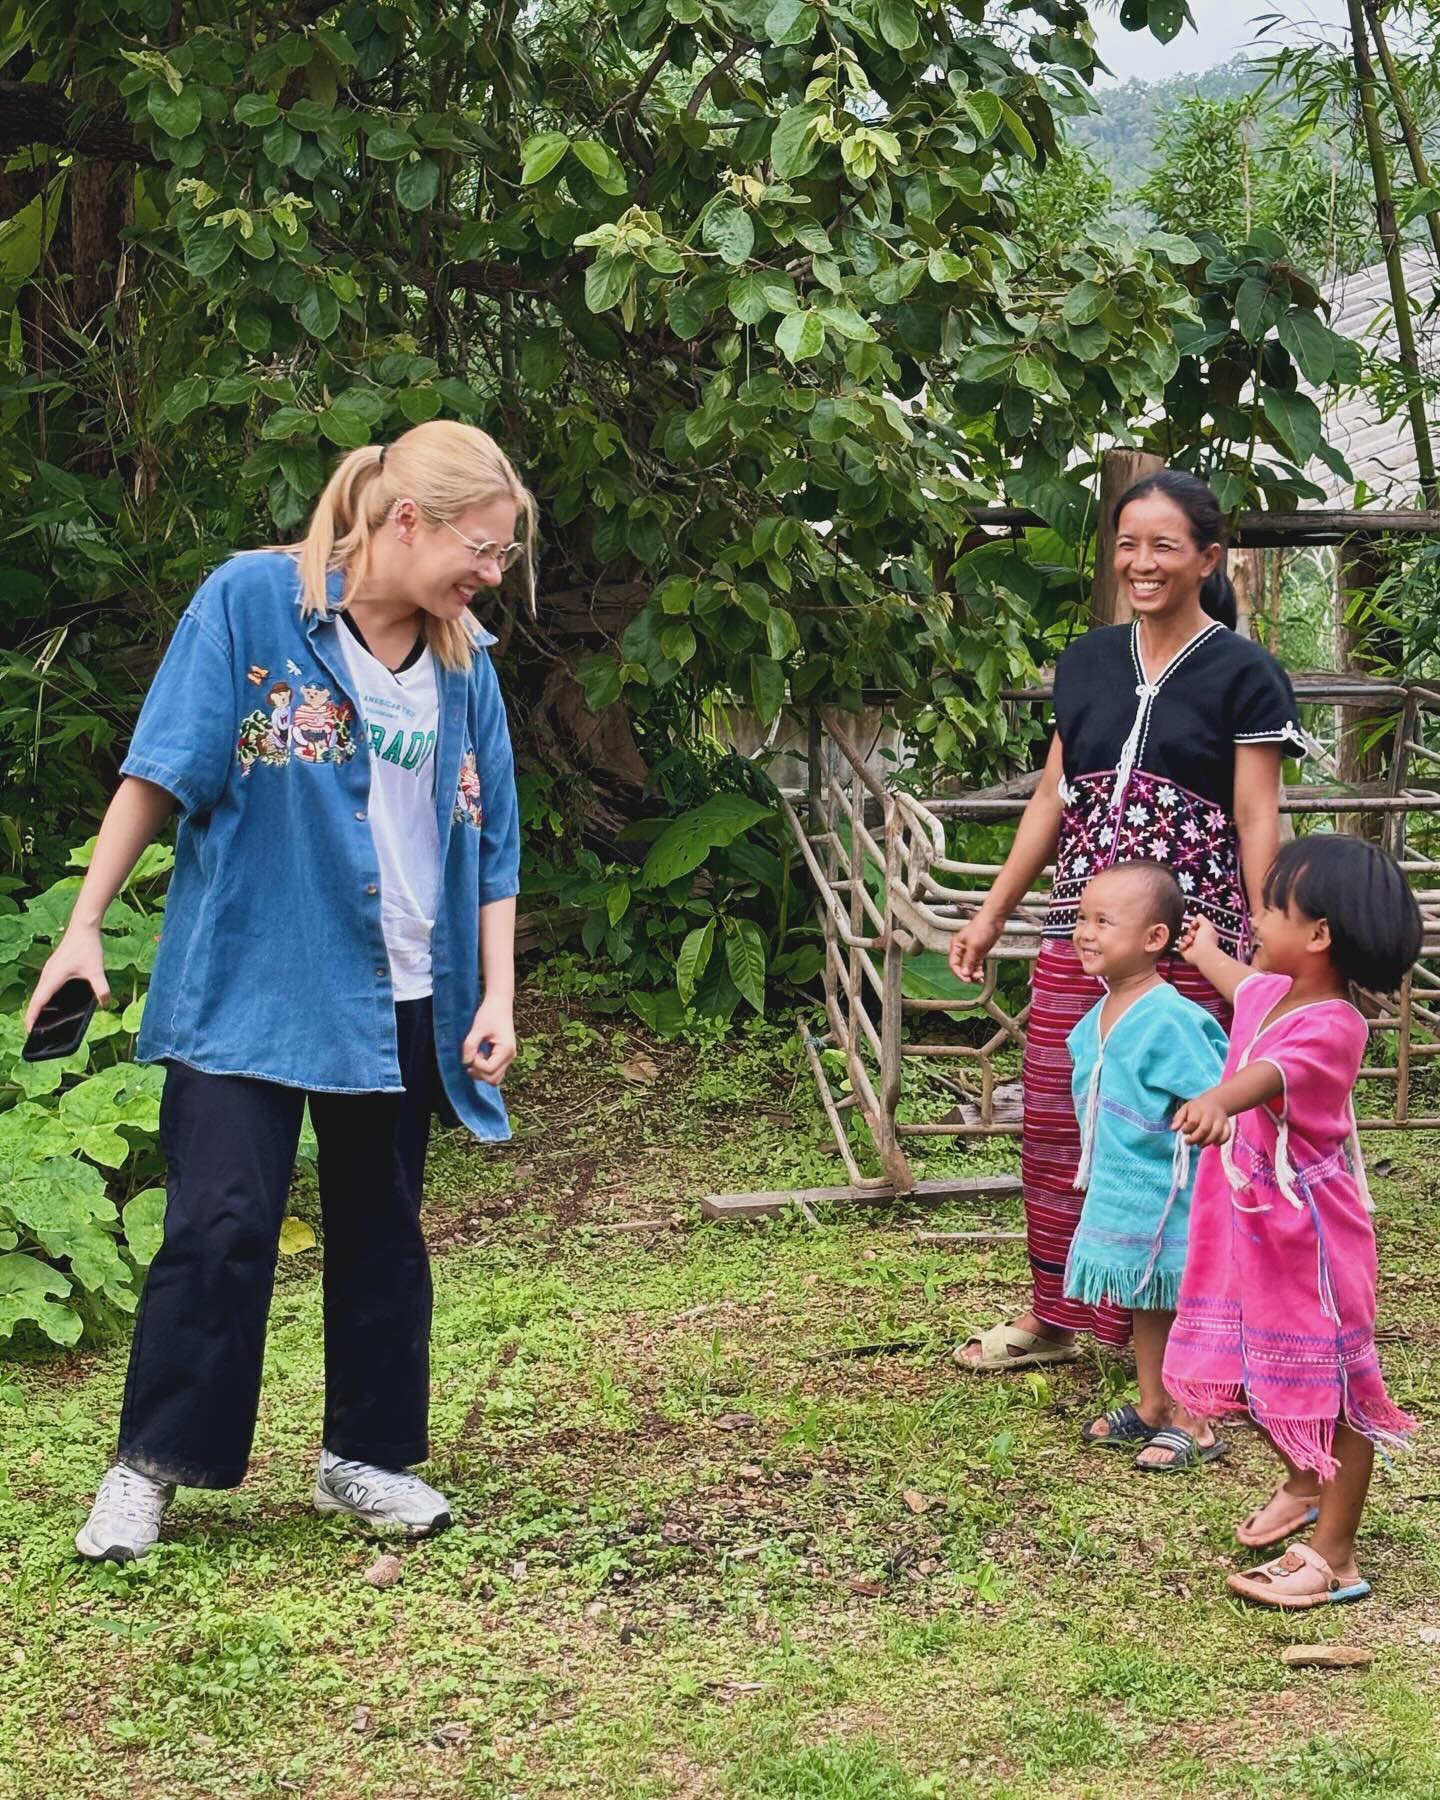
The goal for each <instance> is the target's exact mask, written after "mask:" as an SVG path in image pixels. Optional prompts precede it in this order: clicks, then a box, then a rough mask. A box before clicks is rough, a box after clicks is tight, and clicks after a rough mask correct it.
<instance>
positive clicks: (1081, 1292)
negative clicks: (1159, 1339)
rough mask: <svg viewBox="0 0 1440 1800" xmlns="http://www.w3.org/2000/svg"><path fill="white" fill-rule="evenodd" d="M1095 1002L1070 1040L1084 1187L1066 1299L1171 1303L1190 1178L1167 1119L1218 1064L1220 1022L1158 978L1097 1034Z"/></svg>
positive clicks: (1147, 1308)
mask: <svg viewBox="0 0 1440 1800" xmlns="http://www.w3.org/2000/svg"><path fill="white" fill-rule="evenodd" d="M1103 1005H1104V1002H1103V1001H1100V1002H1098V1003H1097V1004H1096V1005H1095V1006H1092V1007H1091V1009H1090V1011H1089V1012H1088V1013H1086V1015H1085V1017H1084V1018H1083V1019H1082V1020H1081V1021H1080V1023H1079V1024H1078V1025H1077V1026H1076V1027H1075V1029H1074V1030H1073V1031H1072V1032H1071V1033H1070V1035H1069V1037H1068V1038H1067V1039H1066V1040H1065V1041H1066V1045H1067V1047H1068V1049H1069V1051H1070V1060H1071V1063H1072V1064H1073V1070H1074V1072H1073V1074H1072V1077H1071V1088H1072V1091H1073V1093H1074V1095H1075V1111H1076V1115H1077V1117H1078V1118H1079V1121H1080V1167H1079V1171H1078V1172H1077V1174H1076V1176H1075V1186H1076V1187H1077V1188H1080V1189H1082V1190H1083V1191H1084V1194H1085V1204H1084V1207H1083V1208H1082V1210H1081V1214H1080V1224H1079V1228H1078V1229H1077V1230H1076V1233H1075V1237H1074V1239H1073V1241H1072V1243H1071V1245H1070V1256H1069V1259H1068V1261H1067V1262H1066V1264H1065V1293H1066V1295H1067V1296H1068V1298H1070V1299H1072V1300H1082V1301H1084V1302H1086V1303H1087V1304H1088V1305H1091V1306H1096V1305H1098V1304H1099V1303H1100V1301H1102V1300H1108V1301H1110V1302H1111V1303H1112V1305H1115V1306H1127V1307H1133V1308H1135V1309H1137V1310H1139V1311H1142V1312H1155V1311H1170V1310H1172V1309H1173V1308H1174V1306H1175V1302H1176V1300H1177V1298H1178V1297H1179V1293H1180V1277H1181V1275H1182V1274H1183V1273H1184V1270H1185V1245H1186V1241H1187V1239H1188V1236H1189V1226H1190V1193H1191V1189H1192V1187H1193V1186H1194V1179H1195V1177H1194V1169H1193V1167H1192V1162H1193V1161H1198V1158H1193V1159H1192V1157H1191V1155H1190V1152H1189V1146H1188V1145H1187V1144H1186V1142H1185V1140H1184V1139H1183V1138H1182V1137H1181V1136H1180V1135H1179V1133H1178V1132H1173V1131H1172V1130H1171V1129H1170V1120H1171V1118H1172V1117H1173V1116H1174V1113H1175V1109H1176V1107H1177V1106H1178V1105H1179V1104H1180V1102H1181V1101H1182V1100H1191V1099H1193V1098H1194V1097H1195V1095H1196V1094H1200V1093H1203V1092H1204V1091H1205V1089H1206V1088H1211V1087H1214V1085H1215V1083H1216V1082H1217V1081H1218V1080H1219V1079H1220V1073H1221V1070H1222V1069H1223V1068H1224V1066H1225V1051H1226V1038H1225V1033H1224V1031H1223V1030H1222V1028H1221V1027H1220V1025H1219V1023H1218V1022H1217V1021H1216V1020H1215V1019H1213V1018H1211V1016H1210V1014H1209V1013H1208V1012H1206V1011H1205V1009H1204V1008H1203V1007H1200V1006H1196V1004H1195V1003H1194V1001H1193V1000H1186V999H1185V998H1184V997H1183V996H1182V995H1180V994H1177V993H1176V991H1175V989H1174V988H1173V987H1171V986H1170V984H1169V982H1167V981H1162V982H1160V983H1159V984H1158V985H1157V986H1156V987H1153V988H1151V989H1150V991H1149V992H1148V993H1146V994H1142V995H1141V997H1140V998H1139V999H1138V1000H1137V1001H1136V1002H1135V1003H1134V1005H1133V1006H1131V1007H1129V1008H1128V1009H1127V1010H1126V1011H1125V1012H1123V1013H1122V1014H1121V1015H1120V1017H1119V1018H1118V1019H1117V1020H1116V1021H1115V1023H1114V1024H1113V1025H1112V1026H1111V1027H1110V1029H1109V1031H1108V1032H1107V1033H1106V1034H1105V1035H1104V1036H1103V1037H1102V1036H1101V1032H1100V1013H1101V1008H1102V1007H1103Z"/></svg>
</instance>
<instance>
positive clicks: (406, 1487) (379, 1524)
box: [315, 1450, 450, 1538]
mask: <svg viewBox="0 0 1440 1800" xmlns="http://www.w3.org/2000/svg"><path fill="white" fill-rule="evenodd" d="M315 1509H316V1511H317V1512H322V1513H349V1515H350V1516H351V1518H353V1519H359V1520H361V1521H362V1523H364V1524H366V1525H368V1526H370V1528H371V1529H372V1530H373V1531H398V1532H403V1533H404V1534H405V1536H406V1537H413V1538H421V1537H431V1536H433V1535H434V1533H435V1532H437V1531H444V1529H445V1527H446V1526H447V1525H448V1524H449V1523H450V1502H449V1501H448V1500H447V1499H446V1498H445V1496H444V1495H443V1494H437V1493H436V1491H435V1489H434V1488H432V1487H426V1485H425V1483H424V1482H423V1481H421V1479H420V1477H419V1476H418V1475H410V1474H407V1473H406V1472H405V1470H403V1469H377V1468H376V1467H375V1465H374V1463H363V1462H347V1461H346V1460H345V1459H344V1458H343V1457H340V1456H334V1455H332V1454H331V1452H330V1451H328V1450H322V1451H321V1452H320V1467H319V1468H318V1469H317V1470H316V1471H315Z"/></svg>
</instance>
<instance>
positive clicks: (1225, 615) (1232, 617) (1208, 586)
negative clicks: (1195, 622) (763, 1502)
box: [1200, 569, 1240, 631]
mask: <svg viewBox="0 0 1440 1800" xmlns="http://www.w3.org/2000/svg"><path fill="white" fill-rule="evenodd" d="M1200 604H1201V606H1202V607H1203V608H1204V609H1205V611H1206V612H1207V613H1209V615H1210V617H1211V618H1212V619H1218V620H1219V621H1220V623H1221V624H1222V625H1224V626H1225V627H1226V628H1227V629H1228V630H1230V631H1233V630H1234V629H1235V627H1236V626H1237V625H1238V624H1239V623H1240V604H1239V602H1238V601H1237V600H1236V598H1235V584H1234V582H1233V581H1231V579H1230V577H1229V576H1228V575H1227V574H1226V573H1225V571H1224V570H1223V569H1212V570H1211V571H1210V573H1209V574H1208V575H1207V576H1206V577H1205V579H1204V580H1203V581H1202V582H1201V583H1200Z"/></svg>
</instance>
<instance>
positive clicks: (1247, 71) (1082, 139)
mask: <svg viewBox="0 0 1440 1800" xmlns="http://www.w3.org/2000/svg"><path fill="white" fill-rule="evenodd" d="M1264 79H1265V75H1264V67H1263V61H1262V60H1261V59H1258V58H1251V57H1248V56H1235V57H1232V58H1231V60H1230V61H1229V62H1228V63H1221V64H1220V65H1219V67H1218V68H1214V69H1206V70H1205V72H1204V73H1203V74H1199V75H1196V74H1189V75H1167V76H1165V77H1164V78H1163V79H1161V80H1159V81H1139V80H1134V79H1132V80H1130V81H1127V82H1124V83H1123V84H1122V85H1120V86H1118V87H1107V88H1102V89H1101V90H1100V91H1099V92H1098V93H1097V94H1096V96H1095V98H1096V101H1097V102H1098V104H1099V106H1100V109H1101V110H1100V111H1099V113H1097V114H1092V115H1090V116H1088V117H1085V118H1079V119H1074V120H1072V121H1071V124H1070V135H1071V137H1072V139H1073V140H1074V142H1076V143H1077V144H1083V145H1084V146H1085V147H1086V148H1087V149H1088V150H1089V151H1090V152H1091V154H1092V155H1093V156H1095V158H1096V159H1097V160H1098V161H1099V162H1100V163H1101V165H1102V166H1103V167H1104V168H1105V170H1106V172H1107V174H1109V175H1110V177H1111V179H1112V180H1114V181H1115V183H1116V186H1117V187H1120V188H1126V189H1128V188H1132V187H1134V186H1135V185H1136V184H1137V183H1138V182H1139V181H1142V180H1143V179H1144V177H1145V175H1146V174H1147V173H1148V172H1149V169H1150V166H1151V163H1152V161H1153V153H1154V148H1155V139H1156V136H1157V134H1158V132H1159V129H1160V124H1161V121H1162V120H1163V119H1164V118H1165V115H1166V114H1167V113H1170V112H1173V111H1174V109H1175V108H1176V107H1177V106H1179V104H1180V102H1181V101H1182V100H1187V99H1189V97H1190V96H1191V95H1192V94H1198V95H1200V96H1201V97H1202V98H1204V99H1206V100H1237V99H1239V98H1240V97H1241V95H1243V94H1248V93H1250V92H1251V91H1252V90H1253V89H1254V88H1257V87H1259V85H1260V83H1261V82H1262V81H1263V80H1264Z"/></svg>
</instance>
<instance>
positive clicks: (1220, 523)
mask: <svg viewBox="0 0 1440 1800" xmlns="http://www.w3.org/2000/svg"><path fill="white" fill-rule="evenodd" d="M1146 494H1163V495H1164V496H1165V498H1166V499H1167V500H1173V501H1174V502H1175V504H1176V506H1178V507H1179V508H1180V510H1181V512H1183V513H1184V515H1185V518H1186V520H1187V522H1188V523H1189V526H1190V536H1191V539H1192V540H1193V542H1194V544H1195V548H1196V549H1197V550H1208V549H1209V548H1210V546H1211V545H1212V544H1223V543H1224V542H1225V523H1224V519H1223V518H1222V516H1221V512H1220V502H1219V501H1218V500H1217V499H1216V498H1215V495H1214V493H1213V492H1212V491H1211V490H1210V488H1208V487H1207V486H1206V485H1205V483H1204V482H1203V481H1201V479H1200V477H1199V476H1198V475H1187V474H1186V472H1185V471H1184V470H1183V469H1157V470H1156V471H1155V473H1154V474H1153V475H1142V476H1141V477H1140V479H1139V480H1138V481H1136V482H1132V483H1131V485H1130V486H1129V487H1128V488H1126V490H1125V492H1124V493H1123V494H1122V495H1121V496H1120V498H1119V499H1118V500H1117V501H1116V502H1115V511H1114V513H1113V514H1112V515H1111V519H1110V523H1111V525H1112V526H1113V527H1114V528H1115V530H1116V531H1118V530H1119V529H1120V515H1121V513H1122V512H1124V510H1125V508H1126V507H1127V506H1128V505H1129V504H1130V502H1131V501H1132V500H1143V499H1144V497H1145V496H1146ZM1200 604H1201V606H1203V607H1204V609H1205V611H1206V612H1207V613H1209V615H1210V617H1211V618H1212V619H1218V620H1219V621H1220V623H1221V624H1222V625H1225V626H1228V627H1229V629H1230V630H1231V631H1233V630H1234V629H1235V627H1236V625H1237V624H1238V622H1239V619H1240V608H1239V606H1238V605H1237V604H1236V601H1235V589H1234V586H1233V585H1232V583H1231V580H1230V577H1229V576H1228V575H1227V574H1226V573H1225V571H1224V570H1223V569H1215V570H1214V571H1213V572H1212V573H1211V574H1209V575H1207V576H1206V577H1205V579H1204V581H1202V582H1201V584H1200Z"/></svg>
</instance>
